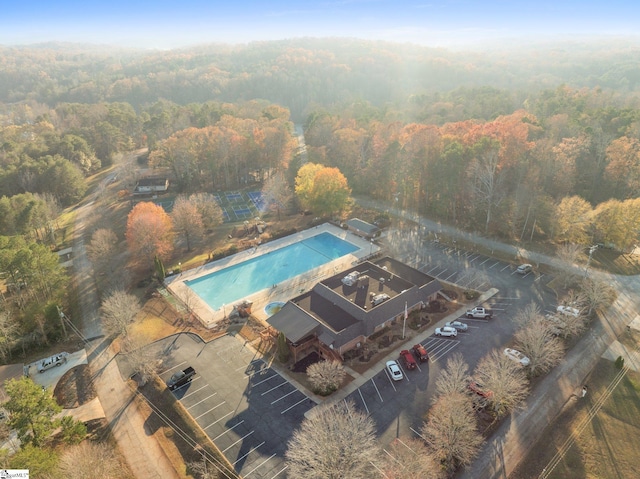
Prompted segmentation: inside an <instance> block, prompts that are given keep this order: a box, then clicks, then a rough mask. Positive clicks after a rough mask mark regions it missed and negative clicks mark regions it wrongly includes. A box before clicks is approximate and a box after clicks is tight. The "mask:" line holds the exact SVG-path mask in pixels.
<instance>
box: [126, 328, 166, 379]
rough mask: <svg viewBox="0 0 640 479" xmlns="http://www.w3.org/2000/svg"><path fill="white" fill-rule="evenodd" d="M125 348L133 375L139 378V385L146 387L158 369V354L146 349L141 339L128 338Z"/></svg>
mask: <svg viewBox="0 0 640 479" xmlns="http://www.w3.org/2000/svg"><path fill="white" fill-rule="evenodd" d="M123 346H124V347H123V350H124V351H123V352H124V353H125V356H126V358H127V361H128V362H129V366H131V368H132V373H133V375H136V376H137V379H138V384H139V385H140V386H144V385H145V384H147V381H148V380H149V378H150V377H151V375H152V374H153V373H154V372H155V371H156V369H157V366H158V356H157V354H156V353H154V352H153V351H151V349H150V348H147V347H145V346H146V344H145V343H144V341H142V340H140V339H137V340H132V339H131V338H127V340H126V341H124V345H123Z"/></svg>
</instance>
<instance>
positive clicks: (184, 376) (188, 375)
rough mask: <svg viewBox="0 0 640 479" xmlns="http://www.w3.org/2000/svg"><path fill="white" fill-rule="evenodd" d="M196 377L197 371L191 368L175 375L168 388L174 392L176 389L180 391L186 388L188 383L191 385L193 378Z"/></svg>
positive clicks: (168, 383)
mask: <svg viewBox="0 0 640 479" xmlns="http://www.w3.org/2000/svg"><path fill="white" fill-rule="evenodd" d="M195 375H196V370H195V369H193V368H192V367H191V366H189V367H188V368H186V369H183V370H182V371H179V372H177V373H175V374H174V375H173V376H171V378H170V379H169V380H168V381H167V387H168V388H169V389H170V390H171V391H173V390H174V389H178V388H179V387H182V386H184V385H185V384H187V383H190V382H191V380H192V379H193V376H195Z"/></svg>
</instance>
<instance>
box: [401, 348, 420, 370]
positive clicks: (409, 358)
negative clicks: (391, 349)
mask: <svg viewBox="0 0 640 479" xmlns="http://www.w3.org/2000/svg"><path fill="white" fill-rule="evenodd" d="M400 357H401V358H402V362H403V363H404V366H405V367H406V368H407V369H415V368H416V366H418V363H416V360H415V359H414V357H413V354H411V352H409V350H408V349H403V350H402V351H400Z"/></svg>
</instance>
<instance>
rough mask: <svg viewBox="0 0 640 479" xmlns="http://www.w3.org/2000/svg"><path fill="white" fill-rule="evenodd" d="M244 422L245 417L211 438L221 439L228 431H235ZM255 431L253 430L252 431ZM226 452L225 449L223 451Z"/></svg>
mask: <svg viewBox="0 0 640 479" xmlns="http://www.w3.org/2000/svg"><path fill="white" fill-rule="evenodd" d="M243 422H244V419H243V420H242V421H240V422H239V423H238V424H234V425H233V427H230V428H229V429H225V431H224V432H221V433H220V434H218V435H217V436H216V437H214V438H213V439H211V440H212V441H215V440H216V439H220V438H221V437H222V436H224V435H225V434H226V433H228V432H229V431H233V430H234V429H235V428H237V427H238V426H239V425H240V424H242V423H243ZM251 432H253V431H251ZM222 452H224V451H222Z"/></svg>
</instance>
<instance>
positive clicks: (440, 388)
mask: <svg viewBox="0 0 640 479" xmlns="http://www.w3.org/2000/svg"><path fill="white" fill-rule="evenodd" d="M468 382H469V365H468V364H467V363H465V362H464V358H463V357H462V354H460V353H455V354H453V356H451V357H450V358H449V359H447V366H446V368H445V369H444V371H442V372H441V373H440V375H439V376H438V379H437V380H436V399H435V401H437V400H438V398H440V397H441V396H447V395H449V394H452V393H464V392H465V391H466V390H467V384H468Z"/></svg>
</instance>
